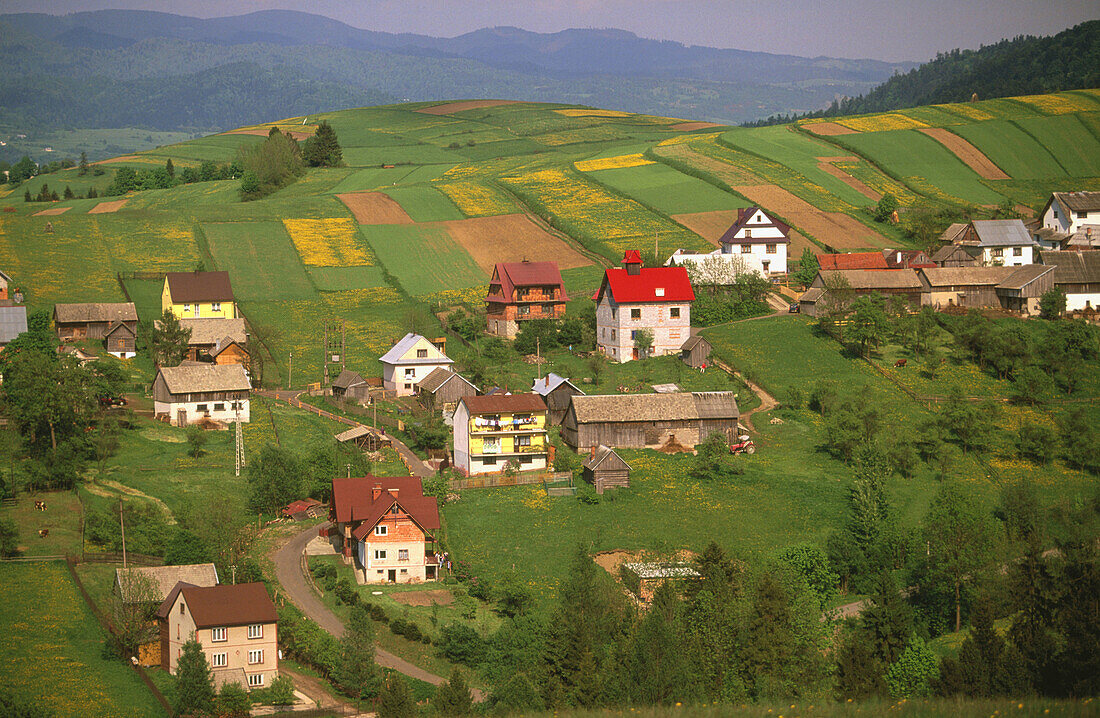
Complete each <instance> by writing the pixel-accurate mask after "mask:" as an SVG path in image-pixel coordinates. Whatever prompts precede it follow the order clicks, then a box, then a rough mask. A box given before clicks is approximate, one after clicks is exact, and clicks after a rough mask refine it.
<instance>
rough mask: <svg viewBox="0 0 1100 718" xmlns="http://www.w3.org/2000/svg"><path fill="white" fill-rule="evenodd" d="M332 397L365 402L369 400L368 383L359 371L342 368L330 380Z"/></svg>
mask: <svg viewBox="0 0 1100 718" xmlns="http://www.w3.org/2000/svg"><path fill="white" fill-rule="evenodd" d="M332 398H333V399H342V400H344V401H356V402H359V403H360V404H367V403H369V402H370V384H369V383H367V380H366V379H364V378H363V375H362V374H360V373H359V372H357V371H352V370H351V369H344V370H343V371H342V372H340V374H339V376H337V377H336V378H335V379H334V380H333V381H332Z"/></svg>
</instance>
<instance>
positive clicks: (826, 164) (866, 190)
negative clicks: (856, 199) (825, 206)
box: [817, 157, 882, 202]
mask: <svg viewBox="0 0 1100 718" xmlns="http://www.w3.org/2000/svg"><path fill="white" fill-rule="evenodd" d="M834 162H859V158H858V157H821V158H819V161H818V163H817V168H818V169H820V170H821V171H822V172H827V173H829V174H831V175H832V176H833V177H836V178H837V179H838V180H840V181H841V182H843V183H844V184H846V185H848V186H849V187H851V188H852V189H854V190H855V191H856V192H859V193H860V194H861V195H863V196H864V197H866V198H867V199H869V200H871V201H872V202H878V201H879V200H880V199H881V198H882V195H881V194H880V193H879V192H876V191H875V190H873V189H871V188H870V187H868V186H867V185H865V184H864V183H863V182H861V181H860V180H858V179H856V178H855V177H853V176H852V175H850V174H848V173H847V172H845V171H844V170H842V169H841V168H839V167H837V166H836V165H835V164H833V163H834Z"/></svg>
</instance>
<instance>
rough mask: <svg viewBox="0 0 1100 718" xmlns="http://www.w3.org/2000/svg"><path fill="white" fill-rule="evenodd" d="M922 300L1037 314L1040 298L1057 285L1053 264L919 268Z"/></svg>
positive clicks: (936, 305) (935, 304)
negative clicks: (922, 291)
mask: <svg viewBox="0 0 1100 718" xmlns="http://www.w3.org/2000/svg"><path fill="white" fill-rule="evenodd" d="M918 271H919V278H920V280H921V283H922V284H923V285H924V296H923V303H924V304H925V305H926V306H930V307H933V308H935V309H946V308H948V307H964V308H968V309H982V308H993V309H1007V310H1008V311H1013V312H1020V313H1021V314H1025V315H1031V314H1037V313H1038V311H1039V298H1040V297H1041V296H1042V295H1043V293H1044V292H1046V291H1048V290H1049V289H1051V288H1052V287H1053V286H1054V276H1055V272H1054V267H1050V266H1044V265H1041V264H1029V265H1024V266H1022V267H937V268H927V269H920V270H918Z"/></svg>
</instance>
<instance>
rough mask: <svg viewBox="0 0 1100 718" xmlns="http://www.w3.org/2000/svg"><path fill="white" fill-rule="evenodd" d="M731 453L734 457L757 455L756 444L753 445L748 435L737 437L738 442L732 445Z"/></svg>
mask: <svg viewBox="0 0 1100 718" xmlns="http://www.w3.org/2000/svg"><path fill="white" fill-rule="evenodd" d="M730 453H731V454H733V455H734V456H737V455H738V454H755V453H756V444H754V443H752V439H751V438H749V435H748V434H741V435H740V436H738V437H737V441H735V442H734V443H732V444H730Z"/></svg>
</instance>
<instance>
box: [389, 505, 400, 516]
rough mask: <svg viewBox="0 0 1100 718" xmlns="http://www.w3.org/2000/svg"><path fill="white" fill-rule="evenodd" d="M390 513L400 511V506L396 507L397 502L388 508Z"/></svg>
mask: <svg viewBox="0 0 1100 718" xmlns="http://www.w3.org/2000/svg"><path fill="white" fill-rule="evenodd" d="M390 513H391V514H399V513H401V508H400V507H398V505H397V504H394V505H393V508H391V509H390Z"/></svg>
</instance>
